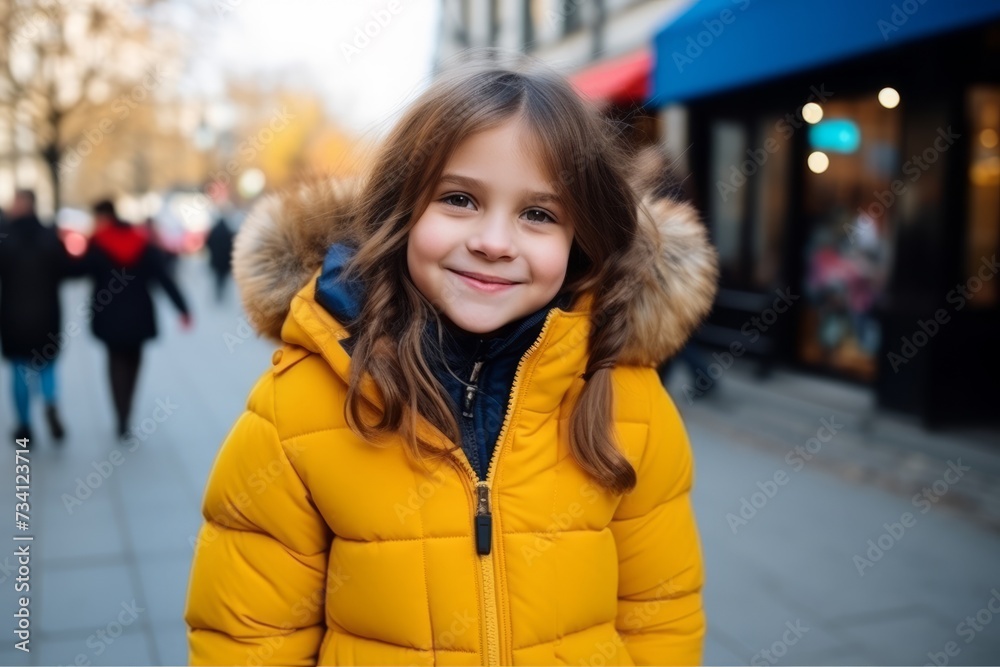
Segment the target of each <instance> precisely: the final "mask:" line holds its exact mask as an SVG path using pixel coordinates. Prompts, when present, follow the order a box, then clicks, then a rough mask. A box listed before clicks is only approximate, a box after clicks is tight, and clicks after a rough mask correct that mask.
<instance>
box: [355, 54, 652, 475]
mask: <svg viewBox="0 0 1000 667" xmlns="http://www.w3.org/2000/svg"><path fill="white" fill-rule="evenodd" d="M515 119H516V120H518V121H520V122H521V123H523V125H524V126H525V127H526V128H528V131H530V132H531V133H532V134H533V135H534V139H535V141H536V145H537V146H538V148H539V153H540V155H539V157H540V159H542V160H543V164H544V167H545V168H546V170H547V173H548V175H549V177H550V178H551V186H552V187H554V188H556V190H557V194H559V196H560V198H561V200H562V201H563V202H564V205H565V207H566V209H567V214H568V215H569V216H571V218H572V220H573V221H574V224H575V234H574V239H573V244H572V247H571V250H570V257H569V265H568V267H567V274H566V280H565V282H564V284H563V288H562V291H563V292H566V291H569V292H570V293H571V294H573V295H574V298H575V297H576V296H578V295H580V294H584V293H589V294H590V295H591V296H592V299H593V301H592V305H591V318H590V324H591V328H590V333H589V340H588V341H587V345H588V348H589V349H588V353H589V357H588V361H587V366H586V369H585V373H584V379H585V380H586V382H585V385H584V387H583V389H582V390H581V393H580V395H579V398H578V401H577V403H576V405H575V407H574V409H573V413H572V416H571V423H570V448H571V451H572V454H573V456H574V457H575V459H576V461H577V462H578V463H579V464H580V466H581V467H582V468H583V469H584V470H585V471H586V472H587V473H588V474H589V475H590V476H591V477H592V478H593V479H594V480H595V481H596V482H597V483H598V484H600V485H601V486H602V487H604V488H606V489H608V490H610V491H612V492H616V493H624V492H625V491H628V490H630V489H631V488H632V487H634V486H635V481H636V476H635V471H634V469H633V468H632V466H631V465H630V464H629V462H628V460H627V459H626V458H625V457H624V455H623V454H622V453H621V452H620V451H619V449H618V448H617V446H616V444H615V438H614V417H613V414H612V410H613V395H612V384H611V368H612V366H613V365H614V363H615V361H616V358H617V356H618V355H619V353H620V351H621V349H622V347H623V346H624V345H625V343H626V337H627V331H626V328H625V327H626V324H625V323H626V321H627V318H626V317H625V310H626V308H627V306H628V303H629V301H630V299H631V296H632V294H633V293H634V290H635V286H636V282H635V280H634V278H633V276H634V275H636V274H637V271H636V270H635V269H636V267H631V266H629V263H630V261H631V262H632V263H634V261H635V260H634V259H631V258H632V257H634V255H635V253H631V254H630V252H629V250H630V249H631V247H632V245H633V243H635V242H636V234H637V226H638V219H637V205H638V202H637V197H636V194H635V193H634V191H633V189H632V188H631V187H630V185H629V183H628V181H627V179H626V174H625V173H623V169H624V165H625V164H626V163H627V162H626V160H625V157H626V156H625V155H623V154H622V149H621V147H620V145H619V142H618V141H617V140H616V137H615V136H614V132H613V128H611V127H610V126H609V125H608V124H607V123H606V121H604V120H603V119H602V118H601V117H600V116H599V115H598V113H597V112H596V111H595V110H594V109H592V108H590V107H588V106H587V105H586V104H585V103H584V102H583V101H582V100H581V99H580V98H579V97H578V96H577V94H576V92H575V91H574V90H573V89H572V88H571V86H570V84H569V83H568V82H567V81H566V80H565V79H564V78H563V77H562V76H560V75H558V74H556V73H554V72H553V71H551V70H549V69H547V68H544V67H542V66H540V65H537V64H534V63H533V64H531V65H530V66H527V67H525V66H521V67H510V66H505V65H498V64H496V63H491V64H486V65H483V64H479V65H476V66H472V67H466V68H464V69H462V70H460V71H457V72H453V73H451V74H450V75H446V76H444V77H443V78H441V79H439V80H438V81H437V82H436V83H435V84H434V85H432V86H431V87H430V88H429V89H428V90H427V91H426V92H425V93H423V94H422V95H421V96H420V97H419V98H418V99H417V100H416V101H415V102H414V103H413V104H412V106H411V107H410V108H409V109H408V110H407V111H406V113H405V114H404V116H403V117H402V119H401V120H400V121H399V122H398V124H397V125H396V126H395V127H394V129H393V130H392V131H391V133H390V134H389V135H388V137H387V138H386V139H385V140H384V142H383V144H382V145H381V147H380V149H379V150H378V151H377V153H376V154H375V157H374V161H373V162H372V164H371V165H370V173H369V174H368V176H367V178H366V180H365V182H364V185H363V187H362V190H361V192H360V194H359V196H358V198H357V201H356V204H355V206H356V208H355V210H354V211H353V213H352V216H351V217H352V237H353V239H354V243H355V245H356V246H357V247H358V251H357V254H356V255H355V256H354V258H353V260H352V261H351V263H350V265H349V266H348V267H347V274H349V275H352V276H354V277H355V278H357V279H360V280H361V282H362V284H363V286H364V291H365V295H366V296H365V299H364V302H363V305H362V308H361V311H360V314H359V317H358V318H357V319H356V320H355V321H353V322H350V323H347V326H348V330H349V331H350V333H351V336H352V338H354V340H355V345H354V350H353V352H352V362H351V378H350V380H351V381H350V383H349V385H350V386H349V389H348V393H347V402H346V408H345V409H346V413H347V414H346V416H347V421H348V423H349V424H350V426H351V428H352V429H353V430H354V431H355V432H356V433H357V434H359V435H360V436H362V437H364V438H366V439H367V440H369V441H372V442H376V441H378V440H380V439H381V438H382V437H384V436H386V435H388V434H391V433H399V434H401V435H402V436H403V438H404V439H405V441H406V443H407V445H408V447H409V448H410V449H411V451H412V453H413V454H414V455H415V456H416V458H417V459H418V460H419V459H423V458H424V457H425V456H431V457H436V456H440V455H442V454H445V455H451V453H452V452H453V451H454V449H455V448H452V449H443V448H441V447H440V445H435V444H434V443H432V442H430V440H429V439H428V438H426V437H425V436H424V435H421V431H420V429H418V426H417V425H418V423H419V418H421V417H422V418H423V419H426V420H427V421H428V422H430V424H432V425H433V426H434V427H436V428H437V429H438V430H439V431H440V432H441V433H442V434H444V435H445V436H446V437H448V438H449V439H450V441H451V442H452V443H458V442H460V441H461V436H460V431H459V427H458V424H457V422H456V418H455V416H454V412H453V406H452V405H451V400H450V398H449V397H448V395H447V393H446V392H445V391H444V389H443V387H442V386H441V385H440V383H439V382H438V381H437V380H436V379H435V376H434V374H433V373H432V371H431V367H430V365H429V363H428V359H427V358H426V355H425V347H424V341H425V332H426V330H427V324H428V323H429V322H431V321H432V320H433V319H434V318H439V315H438V313H437V310H436V309H435V307H434V304H432V303H430V302H429V301H428V300H427V298H425V297H424V295H423V294H422V293H421V292H420V291H419V290H418V289H417V288H416V287H415V285H414V283H413V281H412V279H411V277H410V275H409V271H408V268H407V260H406V251H407V236H408V234H409V232H410V229H411V228H412V227H413V225H414V224H415V223H416V221H417V220H418V219H419V218H420V216H421V215H422V214H423V212H424V210H425V209H426V207H427V206H428V205H429V203H430V198H431V197H432V196H433V189H434V187H435V185H436V183H437V180H438V179H439V177H440V175H441V172H442V170H443V169H444V166H445V164H446V163H447V161H448V159H449V157H450V156H451V155H452V153H453V152H454V151H455V149H456V148H457V147H458V146H459V144H460V143H461V142H462V141H464V140H465V139H466V138H467V137H470V136H472V135H473V134H475V133H477V132H483V131H485V130H489V129H492V128H495V127H497V126H500V125H501V124H503V123H505V122H507V121H510V120H515ZM438 322H440V320H439V319H438ZM364 382H373V383H374V386H375V388H376V389H377V392H378V395H379V397H380V399H381V406H373V405H370V404H368V402H367V401H366V400H365V399H364V398H363V396H362V393H361V391H360V387H361V386H362V383H364Z"/></svg>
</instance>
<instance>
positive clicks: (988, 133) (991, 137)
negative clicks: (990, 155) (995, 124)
mask: <svg viewBox="0 0 1000 667" xmlns="http://www.w3.org/2000/svg"><path fill="white" fill-rule="evenodd" d="M997 141H998V138H997V131H996V130H994V129H993V128H992V127H988V128H986V129H985V130H983V131H982V132H980V133H979V143H981V144H982V145H983V146H985V147H986V148H996V145H997Z"/></svg>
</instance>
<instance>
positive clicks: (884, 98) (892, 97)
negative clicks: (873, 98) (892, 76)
mask: <svg viewBox="0 0 1000 667" xmlns="http://www.w3.org/2000/svg"><path fill="white" fill-rule="evenodd" d="M878 102H879V104H881V105H882V106H884V107H885V108H886V109H895V108H896V107H897V106H898V105H899V93H898V92H897V91H896V89H895V88H883V89H882V90H880V91H878Z"/></svg>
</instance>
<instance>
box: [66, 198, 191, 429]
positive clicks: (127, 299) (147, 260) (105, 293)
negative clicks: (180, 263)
mask: <svg viewBox="0 0 1000 667" xmlns="http://www.w3.org/2000/svg"><path fill="white" fill-rule="evenodd" d="M94 218H95V223H96V230H95V232H94V235H93V237H92V239H91V243H90V245H89V247H88V248H87V252H86V253H85V254H84V256H83V258H82V259H81V260H80V262H79V264H78V265H77V268H76V273H78V274H86V275H89V276H90V277H91V278H93V280H94V295H93V299H92V301H91V307H92V308H93V310H94V312H93V319H92V320H91V329H92V330H93V332H94V335H95V336H96V337H97V338H98V339H99V340H100V341H101V342H103V343H104V345H105V346H106V347H107V350H108V375H109V377H110V380H111V395H112V398H113V400H114V408H115V416H116V418H117V428H118V435H119V437H124V436H125V435H126V434H127V433H128V424H129V416H130V414H131V410H132V398H133V395H134V393H135V386H136V381H137V378H138V375H139V366H140V363H141V361H142V346H143V345H144V344H145V343H146V341H148V340H151V339H153V338H155V337H156V335H157V327H156V316H155V312H154V309H153V299H152V297H151V295H150V287H151V284H152V283H154V282H155V283H159V285H160V286H161V287H162V288H163V290H164V291H165V292H166V293H167V296H169V297H170V300H171V302H172V303H173V304H174V306H175V307H176V308H177V310H178V311H179V312H180V314H181V325H182V326H183V327H184V328H185V329H187V328H189V327H190V325H191V316H190V313H189V311H188V307H187V303H186V302H185V300H184V297H183V296H182V295H181V292H180V290H179V289H178V288H177V285H176V283H174V280H173V279H172V278H171V277H170V275H169V274H168V272H167V270H166V261H165V259H164V257H163V253H162V251H161V250H160V249H159V248H157V247H156V245H155V244H153V243H152V242H151V240H150V238H149V234H148V232H147V231H146V230H145V229H143V228H139V227H135V226H133V225H131V224H129V223H127V222H124V221H123V220H121V219H119V218H118V215H117V213H116V212H115V207H114V204H113V203H112V202H110V201H107V200H105V201H101V202H98V203H97V204H96V205H95V206H94Z"/></svg>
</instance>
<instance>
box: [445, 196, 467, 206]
mask: <svg viewBox="0 0 1000 667" xmlns="http://www.w3.org/2000/svg"><path fill="white" fill-rule="evenodd" d="M441 201H443V202H444V203H445V204H448V205H449V206H457V207H458V208H469V205H470V204H472V200H471V199H469V197H468V196H466V195H463V194H453V195H448V196H447V197H444V198H443V199H442V200H441Z"/></svg>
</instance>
